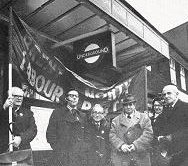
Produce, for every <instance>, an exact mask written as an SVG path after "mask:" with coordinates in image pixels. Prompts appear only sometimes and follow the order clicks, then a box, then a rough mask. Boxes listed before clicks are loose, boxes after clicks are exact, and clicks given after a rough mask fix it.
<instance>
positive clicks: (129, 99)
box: [121, 94, 136, 104]
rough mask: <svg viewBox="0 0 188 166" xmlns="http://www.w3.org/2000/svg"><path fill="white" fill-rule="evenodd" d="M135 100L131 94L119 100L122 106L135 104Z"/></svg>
mask: <svg viewBox="0 0 188 166" xmlns="http://www.w3.org/2000/svg"><path fill="white" fill-rule="evenodd" d="M135 102H136V100H135V98H134V96H132V95H131V94H126V95H125V96H124V97H123V98H122V99H121V103H122V104H128V103H135Z"/></svg>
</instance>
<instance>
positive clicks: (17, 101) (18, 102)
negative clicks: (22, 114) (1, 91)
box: [12, 89, 23, 107]
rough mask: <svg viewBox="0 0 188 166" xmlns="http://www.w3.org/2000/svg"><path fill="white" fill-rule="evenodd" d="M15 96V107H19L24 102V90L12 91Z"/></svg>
mask: <svg viewBox="0 0 188 166" xmlns="http://www.w3.org/2000/svg"><path fill="white" fill-rule="evenodd" d="M12 97H13V107H19V106H21V105H22V102H23V91H22V90H19V89H18V90H17V89H16V90H14V91H13V92H12Z"/></svg>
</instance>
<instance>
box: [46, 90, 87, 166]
mask: <svg viewBox="0 0 188 166" xmlns="http://www.w3.org/2000/svg"><path fill="white" fill-rule="evenodd" d="M65 101H66V103H65V105H61V106H59V107H58V108H56V109H55V110H54V111H53V112H52V115H51V117H50V119H49V124H48V127H47V131H46V138H47V142H48V143H49V144H50V146H51V148H52V149H53V156H52V158H50V159H49V161H48V163H47V165H49V166H61V165H62V166H83V165H87V159H86V157H85V156H87V155H86V154H85V152H86V151H87V150H88V146H89V142H87V137H86V133H87V131H86V127H87V124H86V122H87V120H86V116H85V114H84V113H83V112H81V111H80V109H79V108H78V101H79V94H78V92H77V91H76V90H74V89H73V90H70V91H69V92H68V93H67V96H66V98H65Z"/></svg>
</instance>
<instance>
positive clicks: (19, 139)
mask: <svg viewBox="0 0 188 166" xmlns="http://www.w3.org/2000/svg"><path fill="white" fill-rule="evenodd" d="M11 94H12V98H10V97H8V99H7V100H6V101H5V104H4V105H3V108H4V109H6V110H7V109H8V107H9V106H12V110H13V135H14V137H13V140H12V142H10V143H12V144H13V147H14V150H17V149H19V150H23V149H30V148H31V146H30V142H31V141H32V140H33V139H34V138H35V136H36V134H37V126H36V124H35V119H34V117H33V112H32V111H31V110H30V109H28V108H26V107H24V106H23V104H22V102H23V95H24V92H23V90H22V89H20V88H18V87H12V90H11ZM7 111H8V110H7Z"/></svg>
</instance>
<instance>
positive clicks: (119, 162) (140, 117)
mask: <svg viewBox="0 0 188 166" xmlns="http://www.w3.org/2000/svg"><path fill="white" fill-rule="evenodd" d="M135 126H139V127H140V130H135V129H136V128H135ZM109 136H110V142H111V143H112V162H113V164H114V165H115V166H129V164H130V162H131V161H130V160H131V159H134V161H135V162H136V164H137V165H138V166H150V165H151V163H150V154H149V148H150V143H151V141H152V139H153V130H152V126H151V121H150V119H149V117H148V116H147V115H146V114H145V113H140V112H138V111H135V116H134V117H133V118H132V119H131V120H130V119H128V118H127V117H126V116H125V115H124V113H122V114H121V115H119V116H117V117H116V118H114V119H113V120H112V124H111V130H110V135H109ZM130 140H132V143H133V144H134V145H135V147H136V151H135V152H131V153H124V152H122V151H121V150H120V148H121V146H122V145H123V144H124V143H126V144H129V143H130Z"/></svg>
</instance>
